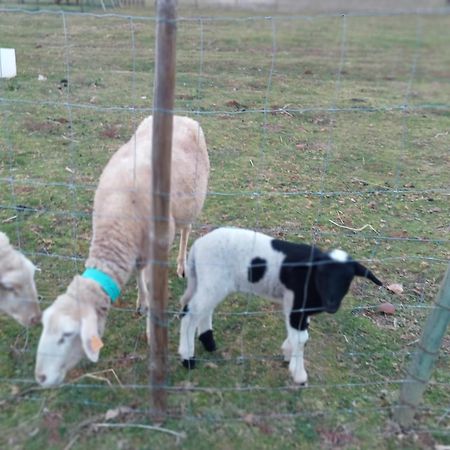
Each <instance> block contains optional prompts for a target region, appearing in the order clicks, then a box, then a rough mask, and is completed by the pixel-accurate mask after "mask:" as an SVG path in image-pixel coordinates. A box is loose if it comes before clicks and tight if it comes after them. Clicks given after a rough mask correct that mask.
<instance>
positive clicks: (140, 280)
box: [136, 269, 150, 315]
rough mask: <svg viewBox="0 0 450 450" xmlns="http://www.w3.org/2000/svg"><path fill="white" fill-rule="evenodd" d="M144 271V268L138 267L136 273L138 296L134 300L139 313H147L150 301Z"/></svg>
mask: <svg viewBox="0 0 450 450" xmlns="http://www.w3.org/2000/svg"><path fill="white" fill-rule="evenodd" d="M144 272H145V271H144V269H140V270H138V273H137V288H138V296H137V300H136V312H137V313H139V314H141V315H145V314H147V311H148V308H149V301H150V300H149V293H148V290H147V282H146V278H145V273H144Z"/></svg>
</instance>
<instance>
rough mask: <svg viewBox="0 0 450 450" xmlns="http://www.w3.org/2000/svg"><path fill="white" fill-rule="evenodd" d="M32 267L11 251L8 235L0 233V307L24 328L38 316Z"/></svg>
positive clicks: (27, 261) (39, 316) (32, 323)
mask: <svg viewBox="0 0 450 450" xmlns="http://www.w3.org/2000/svg"><path fill="white" fill-rule="evenodd" d="M35 270H36V268H35V266H34V264H33V263H32V262H31V261H30V260H29V259H28V258H26V257H25V256H24V255H22V253H20V252H19V251H18V250H15V249H14V248H13V247H12V246H11V244H10V243H9V239H8V236H6V234H5V233H2V232H0V310H1V311H3V312H4V313H6V314H8V315H9V316H11V317H13V318H14V319H16V320H17V322H19V323H20V324H21V325H24V326H26V327H27V326H29V325H34V324H36V323H38V322H39V321H40V318H41V310H40V308H39V303H38V295H37V291H36V285H35V284H34V272H35Z"/></svg>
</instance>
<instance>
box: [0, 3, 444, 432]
mask: <svg viewBox="0 0 450 450" xmlns="http://www.w3.org/2000/svg"><path fill="white" fill-rule="evenodd" d="M448 13H449V11H448V9H445V8H443V9H435V10H418V11H416V12H415V13H414V14H410V13H400V12H395V13H392V14H390V13H386V12H382V13H372V14H363V13H355V14H347V15H339V14H329V15H327V14H323V15H320V16H294V15H292V16H281V15H280V16H270V17H258V16H252V17H181V18H180V19H179V20H178V57H177V92H176V107H175V110H174V112H175V113H176V114H180V115H189V116H191V117H193V118H195V119H196V120H198V121H199V122H200V123H201V125H202V128H203V130H204V131H205V135H206V140H207V143H208V146H209V154H210V159H211V169H212V171H211V176H210V183H209V189H208V197H207V201H206V205H205V208H204V211H203V213H202V215H201V217H200V218H198V220H197V222H196V223H195V224H194V232H193V237H194V238H196V237H198V236H201V235H203V234H204V233H205V232H207V231H208V230H209V229H212V228H215V227H218V226H223V225H231V226H243V227H248V228H252V229H255V230H258V231H262V232H265V233H267V234H270V235H272V236H274V237H277V238H285V239H289V240H295V241H299V242H307V243H314V244H317V245H319V246H320V247H324V248H335V247H343V248H345V249H346V250H348V251H349V253H351V254H352V256H354V257H355V258H358V259H359V260H361V261H362V262H363V263H364V264H366V265H368V266H370V267H371V268H373V269H374V271H375V272H376V273H377V275H379V276H380V278H381V279H383V280H384V281H385V282H386V283H387V284H389V283H401V284H402V285H403V287H404V292H403V294H400V295H396V294H393V293H392V292H389V291H388V290H386V289H384V290H381V291H379V290H376V289H375V288H373V287H371V286H368V285H367V284H365V283H363V282H358V283H355V284H354V285H353V288H352V290H351V293H350V294H349V296H348V298H347V299H346V300H345V301H344V302H343V306H342V308H341V310H340V312H339V313H338V315H337V316H325V315H320V316H318V317H317V318H315V320H314V321H313V323H312V325H311V331H310V336H311V337H310V342H309V343H308V346H307V348H306V351H305V354H306V356H305V357H306V364H307V367H306V368H307V371H308V374H309V380H310V381H309V385H308V387H306V388H302V389H299V388H298V387H296V386H294V385H293V384H292V382H291V380H290V375H289V373H288V370H287V367H286V366H284V364H283V361H282V357H281V352H280V349H279V347H280V344H281V343H282V341H283V339H284V326H283V314H282V312H281V311H280V310H279V308H278V307H276V306H275V305H273V304H271V303H269V302H267V301H265V300H261V299H258V298H255V297H253V296H247V295H233V296H231V297H230V298H228V299H227V300H225V301H224V303H223V304H222V305H221V306H220V307H219V308H218V311H217V312H216V313H215V317H214V325H215V333H216V339H217V340H218V344H219V347H220V348H219V351H218V352H216V353H215V354H212V355H210V354H206V353H205V352H203V351H202V350H201V349H199V348H197V360H198V369H196V370H195V371H190V372H187V371H185V370H184V368H182V367H180V362H179V357H178V355H177V352H176V351H177V339H178V328H179V320H178V313H179V311H178V298H179V297H180V296H181V294H182V292H183V290H184V287H185V282H184V280H178V279H176V273H175V268H174V267H175V264H174V259H172V261H170V274H171V275H170V279H171V303H170V309H169V317H170V320H169V328H170V330H169V333H170V344H169V352H170V353H169V355H170V357H169V365H170V373H171V375H170V377H171V379H170V382H169V384H168V386H167V389H168V391H169V393H170V398H171V407H170V410H169V412H168V418H169V419H173V420H183V421H186V422H187V423H200V424H201V423H205V422H207V423H219V424H220V423H223V424H225V423H226V424H229V423H233V422H236V421H240V422H244V423H246V424H250V425H255V424H256V425H258V426H260V425H261V421H264V423H269V424H271V425H273V426H276V424H277V423H278V422H279V421H285V422H288V421H289V420H293V419H300V418H301V419H306V420H309V421H310V423H312V424H317V422H316V421H317V420H324V421H326V420H328V421H329V423H330V424H333V426H334V427H336V426H337V425H339V424H342V423H351V422H352V421H355V423H360V424H363V423H364V420H363V419H362V417H380V416H381V417H384V418H385V420H388V417H389V412H390V411H391V410H392V408H393V407H395V400H396V394H397V392H398V389H399V386H400V385H401V384H402V383H404V382H405V380H404V372H403V369H404V367H405V364H406V362H407V361H408V360H409V359H410V358H411V355H412V353H413V352H414V350H415V347H414V345H415V343H417V341H418V338H419V337H420V332H421V325H422V324H423V322H424V318H425V317H426V315H427V313H428V312H429V310H430V309H431V308H432V307H433V306H432V302H433V298H434V297H435V295H436V293H437V290H438V287H439V283H440V280H441V278H442V274H443V272H444V270H445V267H446V265H447V264H448V262H449V259H450V249H449V237H448V233H449V231H450V227H449V223H448V217H449V214H448V213H449V209H448V198H449V195H450V187H449V184H448V169H449V167H450V160H449V152H448V150H449V142H450V141H449V138H448V130H449V125H450V87H449V84H448V73H447V71H448V63H450V59H449V56H448V52H447V54H443V53H440V50H442V48H443V47H445V45H444V44H443V38H442V36H440V35H439V30H441V32H443V30H448V26H449V25H450V23H449V15H448ZM0 25H1V28H2V39H3V40H2V43H1V45H2V46H10V47H14V48H16V52H17V55H18V73H19V75H18V77H17V78H15V79H11V80H1V81H0V114H1V131H0V150H1V153H0V155H1V161H0V186H1V191H0V192H1V196H0V223H1V229H2V231H5V232H7V234H8V235H9V236H10V239H11V241H12V242H13V243H14V245H15V246H16V247H17V248H19V249H20V250H21V251H23V252H24V253H25V254H26V255H27V256H28V257H29V258H30V259H32V260H33V261H34V262H36V263H37V264H38V266H39V267H40V268H41V272H40V273H39V274H38V275H37V284H38V290H39V293H40V296H41V303H42V306H43V307H46V306H48V305H49V304H51V303H52V301H53V300H54V299H55V298H56V297H57V296H58V295H59V294H61V293H62V292H64V290H65V288H66V286H67V285H68V284H69V282H70V280H71V278H72V277H73V275H75V274H77V273H80V271H81V270H82V267H83V261H84V260H85V258H86V256H87V251H88V248H89V241H90V236H91V230H90V225H91V217H92V199H93V193H94V191H95V187H96V185H97V181H98V177H99V175H100V173H101V170H102V168H103V167H104V165H105V164H106V162H107V161H108V159H109V157H110V156H111V155H112V154H113V153H114V152H115V151H116V150H117V149H118V148H119V147H120V145H121V144H122V143H124V142H125V141H127V140H128V139H129V137H130V136H131V135H132V133H133V132H134V130H135V129H136V127H137V125H138V124H139V122H140V120H141V119H142V118H143V117H145V116H146V115H148V114H151V112H152V107H151V104H152V98H151V95H152V94H151V92H152V80H153V67H154V65H153V61H154V50H153V39H154V27H155V18H154V17H145V16H136V15H133V16H130V15H126V14H93V13H80V12H63V11H45V10H40V11H27V10H24V9H19V8H17V9H12V8H0ZM18 29H21V30H22V32H21V33H17V30H18ZM446 67H447V68H446ZM124 214H126V212H125V211H124ZM134 220H136V219H134ZM213 264H214V263H211V266H212V265H213ZM215 264H217V265H220V262H215ZM135 295H136V294H135V289H134V288H133V284H132V281H131V282H129V283H128V286H127V289H126V291H125V293H124V296H123V298H122V300H121V301H120V302H119V304H118V305H117V306H114V307H113V308H112V310H111V311H110V316H109V318H108V324H107V330H106V334H105V342H106V348H105V351H104V352H103V353H102V355H101V360H100V362H99V363H98V365H97V366H93V365H91V364H88V363H86V362H83V363H81V364H80V365H79V366H78V367H77V368H76V369H74V371H72V373H71V375H70V376H69V378H68V380H67V382H66V384H65V385H64V386H63V387H62V388H61V389H59V390H56V391H54V392H49V391H45V390H42V389H40V388H37V387H36V385H35V383H34V378H33V367H34V354H35V350H36V343H37V339H38V337H39V331H40V330H33V329H30V330H22V329H19V328H18V326H16V325H15V324H12V323H11V320H10V319H7V318H5V317H2V318H1V319H0V320H1V327H0V328H1V343H0V348H1V352H0V353H1V354H2V356H1V359H2V368H1V369H0V386H1V388H0V389H1V392H2V394H1V395H0V401H1V402H2V403H4V404H6V405H10V404H13V403H14V402H18V393H19V394H20V395H23V396H22V397H21V400H22V401H24V402H25V401H26V402H30V403H33V404H36V405H41V404H43V403H45V404H51V405H52V408H55V409H57V408H59V407H61V408H64V407H65V405H67V403H70V405H71V406H72V407H73V408H76V409H77V410H79V411H81V412H82V411H89V412H91V411H93V412H98V411H105V410H109V409H113V408H117V407H118V406H121V405H123V404H130V405H133V411H134V413H136V414H146V413H147V412H148V405H147V404H146V401H145V396H146V394H145V393H146V392H147V391H148V389H149V386H148V373H147V361H146V357H147V356H146V355H147V350H146V343H145V319H144V318H142V317H139V316H138V315H137V314H136V313H135V308H134V306H133V305H134V298H135ZM383 302H390V303H392V304H393V305H394V307H395V308H396V311H395V314H393V315H387V314H384V313H381V312H380V311H379V305H380V304H381V303H383ZM449 344H450V342H449V340H448V338H446V339H445V340H444V344H443V348H442V354H441V357H440V359H439V362H438V366H437V369H436V375H435V377H434V378H433V380H432V382H431V383H430V386H429V389H428V392H429V393H428V396H427V397H426V399H425V403H424V406H423V408H422V409H421V421H420V422H419V424H418V425H417V427H416V429H415V430H416V432H417V433H418V434H420V433H428V434H432V435H433V436H448V430H449V428H448V425H449V420H448V419H449V408H448V405H449V401H450V398H449V394H448V393H449V383H450V379H449V375H448V358H449V355H450V348H449ZM10 386H16V388H15V389H12V390H11V389H10ZM343 418H344V419H343ZM33 420H34V419H33ZM361 426H362V425H361ZM377 426H381V425H380V422H377ZM0 431H1V432H2V433H0V434H3V435H6V436H12V434H13V432H12V431H11V429H10V428H9V426H8V425H3V426H1V427H0Z"/></svg>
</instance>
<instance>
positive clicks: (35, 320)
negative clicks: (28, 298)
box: [30, 313, 42, 325]
mask: <svg viewBox="0 0 450 450" xmlns="http://www.w3.org/2000/svg"><path fill="white" fill-rule="evenodd" d="M41 317H42V314H41V313H39V314H37V315H36V316H34V317H32V318H31V320H30V323H31V325H37V324H38V323H41Z"/></svg>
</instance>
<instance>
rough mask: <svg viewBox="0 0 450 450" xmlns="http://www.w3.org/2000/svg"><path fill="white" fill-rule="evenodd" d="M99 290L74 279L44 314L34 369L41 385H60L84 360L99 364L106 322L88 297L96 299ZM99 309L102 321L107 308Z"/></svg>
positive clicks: (79, 278)
mask: <svg viewBox="0 0 450 450" xmlns="http://www.w3.org/2000/svg"><path fill="white" fill-rule="evenodd" d="M98 290H99V287H98V286H96V285H95V282H93V281H91V280H86V279H83V278H82V277H79V276H76V277H75V278H74V280H73V281H72V283H71V284H70V285H69V287H68V289H67V292H66V293H64V294H62V295H60V296H59V297H58V298H57V299H56V300H55V302H54V303H53V304H52V305H51V306H49V307H48V308H47V309H46V310H45V311H44V313H43V315H42V325H43V330H42V334H41V337H40V340H39V345H38V349H37V357H36V370H35V378H36V381H37V382H38V383H39V384H40V385H41V386H43V387H46V388H47V387H54V386H57V385H59V384H61V383H62V382H63V381H64V378H65V376H66V374H67V372H68V371H69V370H70V369H72V368H73V367H75V366H76V365H77V364H78V362H79V361H80V360H81V359H82V358H83V357H87V358H88V359H89V360H90V361H92V362H97V361H98V358H99V355H100V349H101V348H102V347H103V343H102V341H101V338H100V335H101V334H102V333H103V329H104V323H105V320H99V314H97V310H96V305H95V303H92V304H91V303H90V302H89V299H90V298H91V299H92V298H96V297H97V298H98V296H99V293H98ZM102 297H103V298H105V297H106V296H105V294H103V295H102ZM106 301H109V300H108V299H106ZM101 309H102V310H103V312H104V314H102V317H103V318H104V316H106V310H107V307H103V308H101Z"/></svg>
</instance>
